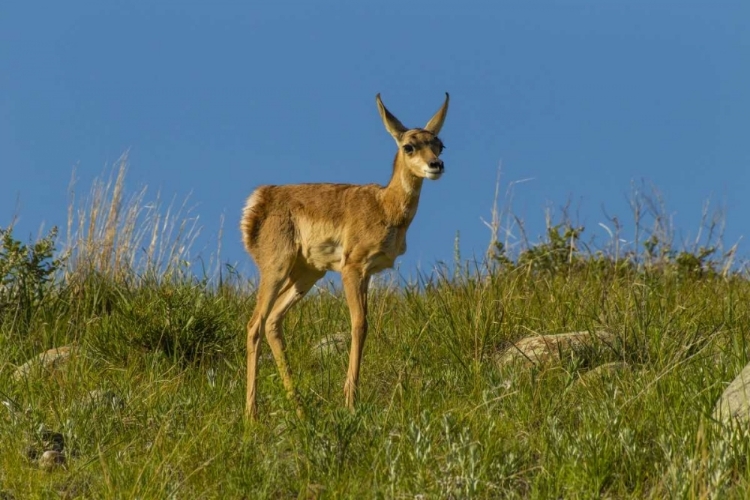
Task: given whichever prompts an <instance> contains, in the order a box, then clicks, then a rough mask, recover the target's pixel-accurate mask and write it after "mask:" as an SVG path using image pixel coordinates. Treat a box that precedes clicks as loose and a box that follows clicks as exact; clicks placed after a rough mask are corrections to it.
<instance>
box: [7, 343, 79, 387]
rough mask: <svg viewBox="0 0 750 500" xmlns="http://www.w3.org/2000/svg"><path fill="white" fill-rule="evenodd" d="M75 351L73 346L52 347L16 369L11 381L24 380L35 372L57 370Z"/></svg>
mask: <svg viewBox="0 0 750 500" xmlns="http://www.w3.org/2000/svg"><path fill="white" fill-rule="evenodd" d="M75 350H76V348H75V346H73V345H66V346H62V347H53V348H52V349H49V350H47V351H44V352H43V353H41V354H39V355H38V356H36V357H34V358H31V359H30V360H28V361H27V362H26V363H24V364H22V365H21V366H19V367H18V368H16V371H15V372H13V380H15V381H18V380H21V379H23V378H26V377H28V376H30V375H31V374H32V372H34V371H35V370H39V371H51V370H53V369H55V368H59V367H60V366H61V365H62V364H63V363H65V362H66V361H68V360H69V359H70V357H71V356H72V355H73V354H74V353H75Z"/></svg>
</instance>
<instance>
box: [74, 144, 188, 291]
mask: <svg viewBox="0 0 750 500" xmlns="http://www.w3.org/2000/svg"><path fill="white" fill-rule="evenodd" d="M127 160H128V157H127V153H125V154H123V155H122V156H121V157H120V159H119V160H118V161H117V162H116V164H115V165H114V166H113V168H112V169H111V171H110V172H108V173H107V174H105V178H104V179H95V180H94V183H93V186H92V188H91V191H90V193H89V195H88V197H87V198H85V199H83V200H78V199H77V196H76V193H75V190H74V189H73V186H74V183H73V182H71V189H70V204H69V206H68V223H67V242H66V251H67V252H68V254H69V257H68V267H67V268H66V273H67V274H66V279H68V280H69V279H70V278H71V276H72V275H74V274H83V275H85V274H87V273H89V272H96V273H99V274H102V275H105V276H108V277H111V278H112V279H114V280H119V279H125V278H128V277H134V276H144V275H150V276H172V275H173V274H175V273H178V272H179V271H180V270H183V269H184V266H185V264H186V263H189V262H190V248H191V246H192V244H193V243H194V242H195V240H196V238H197V237H198V236H199V234H200V229H201V226H200V225H199V224H198V217H197V216H192V215H191V214H190V210H189V207H188V206H187V200H185V201H184V202H183V203H182V204H181V205H179V206H176V205H175V201H174V200H172V202H171V203H169V204H168V205H166V206H165V205H164V203H163V201H162V200H161V195H160V193H156V197H155V198H154V199H153V200H148V199H147V194H148V190H147V188H146V187H144V188H142V189H140V190H139V191H137V192H136V193H135V194H134V195H132V196H127V195H126V193H125V177H126V173H127Z"/></svg>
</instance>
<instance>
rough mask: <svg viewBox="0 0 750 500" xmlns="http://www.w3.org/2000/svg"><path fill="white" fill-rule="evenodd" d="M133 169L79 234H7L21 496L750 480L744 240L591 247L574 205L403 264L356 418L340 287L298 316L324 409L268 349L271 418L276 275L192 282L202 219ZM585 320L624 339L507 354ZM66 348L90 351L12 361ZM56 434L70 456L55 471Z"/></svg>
mask: <svg viewBox="0 0 750 500" xmlns="http://www.w3.org/2000/svg"><path fill="white" fill-rule="evenodd" d="M121 186H122V179H121V178H118V177H115V178H114V179H113V180H112V183H110V184H106V183H105V184H101V185H99V187H98V188H96V189H95V190H94V194H93V195H92V197H91V198H90V199H89V200H88V201H86V203H84V204H83V205H81V207H82V208H81V209H78V208H74V209H73V210H71V224H70V227H71V228H72V230H71V231H69V232H70V234H73V236H72V237H71V239H69V240H68V242H67V244H66V245H61V244H59V242H57V240H56V238H55V235H54V234H51V235H50V237H49V238H47V239H43V240H40V241H39V242H34V243H31V244H29V245H28V246H24V245H23V244H22V242H18V241H17V240H15V238H14V236H13V234H12V231H10V230H9V229H8V228H6V229H5V230H3V235H2V236H3V237H4V239H3V243H2V245H1V246H0V250H1V251H2V253H0V280H2V287H1V288H0V400H1V401H2V403H3V404H2V405H0V443H2V444H1V445H0V498H4V499H9V498H16V499H25V498H56V497H58V496H59V497H62V498H149V499H150V498H155V499H162V498H253V499H255V498H317V497H319V498H599V497H606V498H644V497H653V498H665V497H676V498H683V497H710V496H713V497H721V498H746V497H748V495H750V487H749V486H748V479H749V478H750V465H749V464H748V460H747V457H748V454H749V453H750V446H749V445H750V440H748V437H747V435H746V434H745V433H743V432H740V431H734V432H728V431H727V430H726V429H723V428H722V427H721V426H719V425H717V424H716V423H714V422H713V421H712V419H711V413H712V410H713V406H714V403H715V401H716V400H717V398H718V397H719V395H720V394H721V392H722V391H723V389H724V387H725V386H726V384H727V383H728V382H729V381H731V380H732V379H733V378H734V376H735V375H736V374H737V373H738V372H739V371H740V370H741V369H742V367H743V366H744V365H745V364H746V362H747V352H748V347H747V345H746V339H747V332H748V331H749V330H750V282H749V281H748V280H747V278H746V277H745V275H744V273H742V272H740V271H738V270H737V265H732V262H730V261H729V260H728V259H730V258H732V257H733V252H729V253H728V254H727V255H725V256H722V255H721V252H713V253H712V252H711V249H712V245H711V244H707V245H706V246H704V247H703V248H694V249H686V250H681V251H677V250H674V249H673V248H672V246H671V242H670V241H668V240H667V239H666V238H665V237H664V235H665V234H667V232H665V231H659V230H656V229H658V227H657V226H654V227H650V228H648V230H645V229H644V233H643V237H642V243H639V245H638V246H637V247H635V248H634V249H632V250H631V251H630V252H620V251H619V250H613V249H611V248H610V249H604V250H591V249H587V248H586V246H585V245H584V244H583V243H582V242H583V237H584V235H585V233H584V232H582V230H580V229H579V228H575V227H573V226H572V225H571V224H569V223H568V222H565V221H563V223H561V225H559V226H554V225H552V224H550V229H549V233H548V237H547V238H546V239H545V240H543V241H542V242H539V243H538V244H536V245H529V246H527V247H524V248H522V249H520V250H518V251H517V252H515V253H514V254H510V253H508V252H506V251H504V248H505V247H503V245H500V244H496V245H493V246H494V253H493V254H492V255H490V256H488V258H487V260H486V261H485V262H482V263H474V264H471V265H457V266H456V269H455V271H450V272H448V271H446V272H445V273H444V275H441V274H440V273H436V274H435V275H434V276H430V277H424V278H423V279H422V280H421V281H420V282H419V283H415V284H412V285H408V284H400V285H399V286H396V285H394V284H392V283H388V282H386V281H380V282H379V283H377V286H374V287H373V290H372V291H371V297H370V299H371V302H370V304H371V305H370V314H369V319H370V322H369V323H370V335H369V337H368V340H367V345H366V348H365V356H364V363H363V372H362V380H361V383H362V385H361V391H360V396H361V397H360V404H359V407H358V410H357V411H356V412H355V413H353V414H352V413H349V412H348V411H346V410H345V409H344V407H343V390H342V389H343V383H344V378H345V374H346V362H347V359H348V358H347V353H346V345H341V343H340V342H339V343H336V342H333V341H332V342H330V343H329V344H327V345H325V346H321V345H320V342H321V341H323V340H325V339H327V338H330V337H331V336H332V335H334V334H336V333H339V332H347V331H348V329H349V322H348V311H347V310H346V305H345V302H344V301H343V300H342V298H341V296H340V293H339V292H338V291H337V290H335V289H333V288H332V287H326V286H323V287H322V288H320V289H318V290H317V291H315V292H314V293H312V294H311V296H310V297H308V298H307V299H306V300H305V301H303V302H302V303H301V304H300V305H299V306H298V307H297V308H295V309H294V310H293V311H292V312H291V313H290V314H289V316H288V318H287V321H286V328H285V331H286V339H287V349H288V352H289V356H290V361H291V364H292V368H293V370H294V372H295V375H296V377H297V383H298V387H299V390H300V394H301V396H302V399H303V405H304V407H305V411H306V416H305V418H304V419H300V418H298V417H297V415H296V413H295V411H294V409H293V408H292V407H291V405H290V404H289V403H288V402H287V400H286V397H285V394H284V390H283V387H282V385H281V381H280V380H279V378H278V376H277V374H276V369H275V366H274V363H273V360H272V359H271V357H270V349H268V347H267V345H264V346H263V348H264V349H265V350H264V353H263V355H262V358H261V360H262V361H261V369H260V375H259V407H260V419H259V420H258V421H257V422H246V421H245V420H244V418H243V405H244V395H245V387H244V378H245V349H244V343H245V338H244V331H245V322H246V321H247V319H248V318H249V315H250V313H251V311H252V306H253V303H254V292H253V287H252V286H251V285H249V284H247V282H246V281H244V280H243V279H242V278H241V277H239V276H236V275H230V276H227V275H224V276H223V277H222V279H221V281H218V280H207V279H200V278H195V277H193V276H192V275H191V274H190V273H188V272H187V270H186V268H185V266H184V264H183V260H184V259H183V256H184V254H183V253H182V252H184V249H185V248H186V247H187V246H189V241H190V234H191V233H190V228H189V227H188V226H186V225H184V224H183V221H184V219H180V218H179V217H178V218H176V219H175V218H174V216H172V218H169V217H167V219H168V221H167V226H169V227H172V228H173V231H171V232H167V233H165V232H163V231H162V228H163V227H165V220H164V216H162V215H159V211H158V210H156V211H154V212H153V213H146V214H144V212H143V211H142V210H140V208H141V207H142V206H144V200H143V195H142V194H141V195H138V196H136V197H133V198H131V199H130V200H126V199H125V197H124V196H123V193H122V190H121ZM97 189H98V191H97ZM149 221H150V224H152V225H149ZM495 222H496V221H495ZM128 224H129V226H128ZM128 227H130V228H131V230H130V232H127V231H126V229H127V228H128ZM76 228H78V229H77V230H76ZM154 228H156V229H154ZM655 228H656V229H655ZM69 229H70V228H69ZM138 238H141V239H140V240H138ZM56 242H57V245H59V246H61V247H62V248H63V249H64V250H65V251H62V252H57V251H55V247H56ZM709 243H710V241H709ZM149 252H150V253H149ZM716 255H718V257H716ZM55 259H56V260H55ZM712 259H713V260H712ZM581 330H586V331H596V330H606V331H609V332H612V333H614V334H615V336H616V338H617V340H616V342H613V343H611V345H610V344H608V345H596V346H592V347H591V348H589V349H585V350H579V351H577V352H574V353H572V354H570V355H565V356H563V357H562V360H560V361H553V362H550V363H546V364H542V365H529V364H525V363H516V364H507V365H501V364H500V363H499V362H498V360H499V358H500V354H502V353H503V352H504V351H505V350H506V349H508V348H512V346H513V343H514V342H516V341H518V340H519V339H521V338H523V337H527V336H530V335H535V334H538V333H559V332H567V331H581ZM336 338H338V337H336ZM63 345H74V346H75V349H76V350H75V354H74V355H73V356H72V357H71V358H70V359H69V360H68V361H67V362H65V363H62V364H60V365H59V366H57V367H54V368H51V369H49V370H32V371H31V372H29V373H28V374H27V375H25V376H23V377H20V378H19V379H18V380H15V379H14V378H13V374H14V372H15V370H16V367H17V366H18V365H21V364H23V363H24V362H25V361H26V360H28V359H30V358H32V357H34V356H35V355H37V354H38V353H40V352H43V351H45V350H46V349H49V348H51V347H56V346H63ZM615 361H617V362H621V363H623V364H620V365H617V366H619V367H620V369H618V370H617V371H613V372H599V371H595V370H594V369H595V368H596V367H597V366H600V365H602V364H604V363H608V362H615ZM55 433H59V435H60V436H56V434H55ZM55 440H58V441H59V440H62V441H64V450H63V453H64V455H65V463H64V464H63V465H62V466H59V467H52V468H51V470H48V469H46V468H45V467H44V466H43V465H42V463H41V460H40V454H41V452H42V451H44V450H45V449H49V446H50V443H49V442H50V441H55Z"/></svg>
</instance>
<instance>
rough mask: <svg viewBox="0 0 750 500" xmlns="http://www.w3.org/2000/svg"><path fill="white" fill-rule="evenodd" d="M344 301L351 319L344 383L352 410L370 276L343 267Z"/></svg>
mask: <svg viewBox="0 0 750 500" xmlns="http://www.w3.org/2000/svg"><path fill="white" fill-rule="evenodd" d="M341 278H342V282H343V284H344V293H345V294H346V302H347V304H348V306H349V314H350V315H351V320H352V347H351V351H350V352H349V370H348V371H347V374H346V383H345V384H344V397H345V399H346V406H348V407H349V409H350V410H354V399H355V397H356V393H357V383H358V381H359V365H360V362H361V360H362V349H363V348H364V346H365V338H366V337H367V287H368V286H369V284H370V277H369V276H366V275H365V274H364V272H363V271H361V270H360V269H351V268H350V269H344V270H343V271H342V273H341Z"/></svg>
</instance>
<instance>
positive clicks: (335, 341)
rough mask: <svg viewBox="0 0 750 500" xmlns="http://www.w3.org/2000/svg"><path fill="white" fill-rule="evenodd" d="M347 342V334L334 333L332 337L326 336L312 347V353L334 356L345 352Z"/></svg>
mask: <svg viewBox="0 0 750 500" xmlns="http://www.w3.org/2000/svg"><path fill="white" fill-rule="evenodd" d="M348 340H349V334H348V333H334V334H332V335H327V336H326V337H323V338H322V339H320V340H319V341H318V343H317V344H315V345H314V346H313V352H314V353H315V354H320V355H323V356H327V355H329V354H335V353H337V352H346V344H347V341H348Z"/></svg>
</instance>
